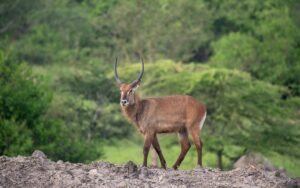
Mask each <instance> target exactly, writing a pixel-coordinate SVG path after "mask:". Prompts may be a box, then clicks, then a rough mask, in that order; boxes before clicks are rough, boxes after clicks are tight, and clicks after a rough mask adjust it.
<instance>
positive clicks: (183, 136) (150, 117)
mask: <svg viewBox="0 0 300 188" xmlns="http://www.w3.org/2000/svg"><path fill="white" fill-rule="evenodd" d="M117 64H118V60H117V59H116V62H115V67H114V71H115V80H116V82H117V83H118V86H119V88H120V93H121V97H120V105H121V109H122V112H123V114H124V116H125V117H126V118H127V119H128V120H129V121H130V122H131V123H133V124H134V125H135V126H136V128H137V129H138V130H139V131H140V133H141V134H142V135H143V136H144V148H143V153H144V161H143V166H147V157H148V153H149V149H150V147H151V144H152V146H153V148H154V149H155V151H156V152H157V154H158V156H159V159H160V163H161V166H162V168H164V169H166V161H165V158H164V156H163V154H162V152H161V149H160V146H159V143H158V139H157V135H156V134H158V133H173V132H176V133H178V136H179V140H180V144H181V152H180V155H179V157H178V159H177V160H176V162H175V164H174V165H173V168H174V169H177V168H178V167H179V165H180V164H181V162H182V161H183V159H184V157H185V155H186V153H187V152H188V150H189V149H190V147H191V144H190V142H189V134H190V135H191V136H192V138H193V142H194V144H195V147H196V150H197V157H198V162H197V163H198V165H200V166H202V141H201V138H200V134H201V129H202V126H203V124H204V121H205V118H206V107H205V105H203V104H202V103H200V102H198V101H197V100H196V99H194V98H193V97H191V96H187V95H173V96H165V97H155V98H145V99H141V98H140V97H139V96H138V95H137V94H136V93H135V91H136V89H137V88H138V87H139V85H140V83H141V80H142V77H143V74H144V62H143V59H141V71H140V74H139V76H138V78H137V79H136V80H135V81H133V82H132V83H130V84H125V83H122V82H121V80H120V79H119V77H118V73H117Z"/></svg>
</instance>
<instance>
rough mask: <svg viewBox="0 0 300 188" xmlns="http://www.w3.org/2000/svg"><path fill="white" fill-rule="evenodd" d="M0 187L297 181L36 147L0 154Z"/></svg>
mask: <svg viewBox="0 0 300 188" xmlns="http://www.w3.org/2000/svg"><path fill="white" fill-rule="evenodd" d="M298 186H299V182H298ZM0 187H5V188H6V187H147V188H150V187H297V181H296V180H292V179H290V178H288V177H286V175H284V174H281V173H280V172H279V171H265V170H262V169H258V168H254V167H249V168H244V169H240V168H238V169H235V170H232V171H227V172H225V171H219V170H217V169H211V168H202V169H200V168H199V169H197V168H196V169H194V170H188V171H182V170H177V171H175V170H172V169H168V170H163V169H158V168H145V167H140V166H137V165H136V164H134V163H133V162H131V161H129V162H128V163H127V164H126V165H114V164H111V163H107V162H94V163H91V164H81V163H76V164H72V163H69V162H63V161H57V162H54V161H51V160H49V159H47V156H46V155H45V154H43V153H42V152H41V151H35V152H34V153H33V154H32V156H30V157H22V156H18V157H11V158H10V157H6V156H1V157H0Z"/></svg>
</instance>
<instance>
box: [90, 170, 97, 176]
mask: <svg viewBox="0 0 300 188" xmlns="http://www.w3.org/2000/svg"><path fill="white" fill-rule="evenodd" d="M89 174H91V175H97V174H98V171H97V169H92V170H90V171H89Z"/></svg>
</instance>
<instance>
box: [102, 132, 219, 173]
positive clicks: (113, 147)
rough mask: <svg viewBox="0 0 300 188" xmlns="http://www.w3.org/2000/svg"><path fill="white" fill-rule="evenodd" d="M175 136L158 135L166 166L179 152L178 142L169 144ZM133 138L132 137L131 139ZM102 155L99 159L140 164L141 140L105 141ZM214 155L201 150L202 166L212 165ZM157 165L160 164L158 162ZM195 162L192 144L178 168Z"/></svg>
mask: <svg viewBox="0 0 300 188" xmlns="http://www.w3.org/2000/svg"><path fill="white" fill-rule="evenodd" d="M176 139H177V137H176V136H175V135H162V136H159V142H160V145H161V149H162V152H163V155H164V157H165V159H166V161H167V167H172V165H173V164H174V162H175V161H176V159H177V157H178V156H179V153H180V144H179V143H178V144H171V143H172V142H176V141H177V140H176ZM133 140H134V139H133ZM103 149H104V157H102V158H101V160H105V161H109V162H112V163H115V164H125V163H127V162H128V161H129V160H131V161H133V162H134V163H136V164H138V165H141V164H142V161H143V140H142V139H138V141H131V140H120V141H117V142H114V143H113V144H109V143H106V144H105V145H104V147H103ZM151 157H152V156H151V152H150V153H149V157H148V165H149V164H151V160H152V159H151ZM215 161H216V157H215V155H214V154H212V153H208V152H205V151H204V152H203V165H204V166H210V167H211V166H214V165H215ZM158 163H159V166H160V162H158ZM196 164H197V154H196V152H195V147H194V145H192V147H191V149H190V150H189V152H188V153H187V155H186V157H185V159H184V160H183V162H182V164H181V166H180V168H179V169H181V170H188V169H193V168H195V167H196Z"/></svg>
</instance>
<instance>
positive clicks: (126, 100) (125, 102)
mask: <svg viewBox="0 0 300 188" xmlns="http://www.w3.org/2000/svg"><path fill="white" fill-rule="evenodd" d="M141 63H142V64H141V65H142V66H141V71H140V74H139V76H138V78H137V79H136V80H134V81H133V82H132V83H130V84H126V83H122V81H121V80H120V79H119V77H118V72H117V66H118V59H116V62H115V80H116V82H117V84H118V86H119V88H120V93H121V97H120V105H121V106H123V107H126V106H131V105H134V104H135V102H136V101H135V100H136V98H135V91H136V89H137V88H138V87H139V85H140V82H141V80H142V77H143V74H144V62H143V59H142V58H141Z"/></svg>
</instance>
